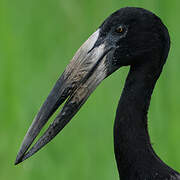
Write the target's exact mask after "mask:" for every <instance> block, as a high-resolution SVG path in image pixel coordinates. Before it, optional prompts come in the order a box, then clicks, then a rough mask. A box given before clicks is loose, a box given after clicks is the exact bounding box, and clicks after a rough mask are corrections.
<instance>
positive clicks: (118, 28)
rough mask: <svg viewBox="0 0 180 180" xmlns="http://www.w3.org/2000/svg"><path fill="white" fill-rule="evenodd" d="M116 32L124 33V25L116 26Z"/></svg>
mask: <svg viewBox="0 0 180 180" xmlns="http://www.w3.org/2000/svg"><path fill="white" fill-rule="evenodd" d="M116 32H117V33H123V32H124V28H123V27H122V26H119V27H117V28H116Z"/></svg>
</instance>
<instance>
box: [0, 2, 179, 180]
mask: <svg viewBox="0 0 180 180" xmlns="http://www.w3.org/2000/svg"><path fill="white" fill-rule="evenodd" d="M125 6H138V7H143V8H146V9H149V10H151V11H153V12H155V13H156V14H157V15H158V16H160V17H161V18H162V20H163V22H164V23H165V24H166V25H167V26H168V28H169V32H170V35H171V41H172V45H171V52H170V55H169V58H168V61H167V63H166V65H165V67H164V71H163V73H162V76H161V78H160V79H159V81H158V83H157V85H156V88H155V92H154V94H153V97H152V102H151V107H150V111H149V130H150V136H151V140H152V143H153V147H154V149H155V151H156V152H157V154H158V155H159V156H160V157H161V158H162V159H163V160H164V161H165V162H166V163H168V165H170V166H172V167H173V168H174V169H176V170H177V171H180V153H179V152H180V140H179V137H180V132H179V125H180V119H179V116H180V111H179V107H180V94H179V92H180V84H179V82H180V71H179V69H180V60H179V57H180V50H179V47H180V35H179V32H180V23H179V19H180V10H179V6H180V1H179V0H173V1H169V0H151V1H150V0H109V1H102V0H89V1H85V0H53V1H52V0H29V1H28V0H0V119H1V120H0V122H1V124H0V179H1V180H11V179H13V180H32V179H34V180H40V179H43V180H49V179H51V180H55V179H62V180H69V179H74V180H75V179H77V180H81V179H82V180H85V179H104V180H109V179H118V172H117V169H116V163H115V158H114V153H113V122H114V118H115V112H116V107H117V103H118V100H119V97H120V94H121V91H122V88H123V84H124V80H125V77H126V75H127V72H128V70H129V68H122V69H121V70H119V71H117V72H116V73H115V74H113V75H112V76H111V77H109V78H108V79H106V80H105V81H104V82H103V83H102V84H101V85H100V86H99V87H98V88H97V90H96V91H95V92H94V93H93V94H92V95H91V97H90V98H89V99H88V101H87V102H86V104H85V105H84V106H83V107H82V109H81V110H80V111H79V112H78V114H77V115H76V116H75V117H74V118H73V120H72V121H71V122H70V123H69V124H68V126H67V127H66V128H65V129H64V130H63V131H62V132H61V133H60V134H59V135H58V136H57V137H56V138H55V139H54V140H53V141H52V142H51V143H50V144H49V145H47V146H46V147H45V148H44V149H42V150H41V151H40V152H38V153H37V154H36V155H34V156H33V157H32V158H31V159H29V160H27V161H25V162H24V163H22V164H20V165H18V166H14V165H13V164H14V160H15V157H16V154H17V152H18V149H19V147H20V144H21V142H22V140H23V137H24V135H25V133H26V131H27V129H28V127H29V126H30V124H31V122H32V120H33V117H34V116H35V114H36V113H37V111H38V109H39V107H40V106H41V104H42V103H43V101H44V100H45V98H46V97H47V95H48V93H49V92H50V90H51V88H52V86H53V85H54V83H55V82H56V80H57V79H58V77H59V75H60V74H61V73H62V72H63V70H64V69H65V67H66V65H67V64H68V62H69V60H70V59H71V58H72V56H73V54H74V53H75V51H76V50H77V49H78V48H79V47H80V45H81V44H82V43H83V42H84V41H85V40H86V39H87V38H88V36H89V35H90V34H92V33H93V32H94V31H95V30H96V28H97V27H98V26H99V25H100V24H101V23H102V21H103V20H104V19H105V18H106V17H107V16H109V15H110V14H111V13H112V12H114V11H115V10H117V9H119V8H121V7H125Z"/></svg>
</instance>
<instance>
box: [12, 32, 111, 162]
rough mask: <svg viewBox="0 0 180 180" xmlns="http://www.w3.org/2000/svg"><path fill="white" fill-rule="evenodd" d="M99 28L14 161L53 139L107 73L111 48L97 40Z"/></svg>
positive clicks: (54, 91)
mask: <svg viewBox="0 0 180 180" xmlns="http://www.w3.org/2000/svg"><path fill="white" fill-rule="evenodd" d="M99 34H100V29H98V30H97V31H96V32H95V33H93V34H92V35H91V36H90V37H89V39H88V40H87V41H86V42H85V43H84V44H83V45H82V46H81V47H80V49H79V50H78V51H77V52H76V54H75V56H74V57H73V59H72V60H71V62H70V64H69V65H68V66H67V67H66V69H65V71H64V72H63V74H62V75H61V76H60V78H59V79H58V81H57V82H56V84H55V86H54V88H53V89H52V91H51V92H50V94H49V96H48V97H47V99H46V101H45V102H44V104H43V105H42V107H41V109H40V111H39V112H38V114H37V115H36V117H35V119H34V121H33V122H32V125H31V126H30V128H29V130H28V131H27V134H26V136H25V137H24V140H23V142H22V145H21V147H20V150H19V153H18V155H17V158H16V161H15V164H18V163H20V162H22V161H24V160H25V159H27V158H29V157H30V156H32V155H33V154H34V153H36V152H37V151H38V150H40V149H41V148H42V147H43V146H45V145H46V144H47V143H48V142H50V141H51V140H52V139H53V138H54V137H55V136H56V135H57V134H58V133H59V132H60V131H61V130H62V129H63V128H64V127H65V126H66V124H67V123H68V122H69V121H70V120H71V119H72V117H73V116H74V115H75V114H76V113H77V111H78V110H79V109H80V107H81V106H82V105H83V104H84V103H85V101H86V100H87V98H88V97H89V95H90V94H91V93H92V92H93V91H94V90H95V88H96V87H97V86H98V84H99V83H100V82H101V81H102V80H103V79H104V78H106V77H107V76H108V72H107V70H108V68H107V66H108V65H107V64H108V63H107V56H108V54H109V52H110V51H111V50H112V47H111V45H108V43H107V42H106V41H104V42H102V43H97V40H98V39H99ZM65 100H66V102H65V105H64V107H63V108H62V110H61V112H60V113H59V114H58V115H57V117H56V118H55V120H54V121H53V123H52V124H50V126H49V127H48V129H47V130H46V131H45V133H44V134H43V135H42V136H41V137H40V138H39V140H38V141H37V142H36V143H35V144H34V146H32V148H31V149H30V150H29V151H28V149H29V148H30V146H31V144H32V143H33V141H34V140H35V138H36V137H37V136H38V134H39V133H40V131H41V129H42V128H43V126H44V125H45V124H46V123H47V121H48V119H49V118H50V117H51V116H52V114H53V113H54V112H55V111H56V110H57V108H58V107H59V106H60V105H61V104H62V103H63V102H64V101H65Z"/></svg>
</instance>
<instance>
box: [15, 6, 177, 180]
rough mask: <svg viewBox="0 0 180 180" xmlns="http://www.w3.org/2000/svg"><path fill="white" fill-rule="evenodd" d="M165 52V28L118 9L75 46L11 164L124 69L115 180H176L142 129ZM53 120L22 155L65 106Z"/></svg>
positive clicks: (143, 13)
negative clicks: (117, 178)
mask: <svg viewBox="0 0 180 180" xmlns="http://www.w3.org/2000/svg"><path fill="white" fill-rule="evenodd" d="M169 48H170V37H169V33H168V30H167V28H166V27H165V25H164V24H163V23H162V21H161V20H160V18H159V17H157V16H156V15H155V14H153V13H151V12H149V11H147V10H145V9H142V8H134V7H127V8H122V9H120V10H118V11H116V12H115V13H113V14H112V15H111V16H109V17H108V18H107V19H106V20H105V21H104V22H103V23H102V25H101V26H100V27H99V28H98V30H97V31H96V32H95V33H94V34H93V35H92V36H90V38H89V39H88V40H87V41H86V42H85V43H84V44H83V45H82V46H81V47H80V49H79V50H78V51H77V53H76V54H75V56H74V57H73V59H72V61H71V62H70V64H69V65H68V66H67V68H66V69H65V71H64V72H63V74H62V75H61V77H60V78H59V79H58V81H57V83H56V84H55V86H54V88H53V89H52V91H51V93H50V94H49V96H48V97H47V99H46V101H45V102H44V104H43V105H42V107H41V109H40V111H39V113H38V114H37V116H36V117H35V119H34V121H33V123H32V125H31V127H30V128H29V130H28V132H27V134H26V136H25V138H24V141H23V143H22V145H21V148H20V151H19V153H18V155H17V159H16V162H15V164H18V163H20V162H22V161H24V160H25V159H27V158H29V157H30V156H32V155H33V154H34V153H36V152H37V151H38V150H39V149H41V148H42V147H43V146H44V145H46V144H47V143H48V142H49V141H51V140H52V139H53V138H54V137H55V136H56V135H57V134H58V133H59V132H60V131H61V130H62V129H63V128H64V127H65V125H66V124H67V123H68V122H69V121H70V120H71V119H72V117H73V116H74V115H75V114H76V113H77V111H78V110H79V109H80V107H81V106H82V105H83V104H84V103H85V101H86V100H87V98H88V97H89V95H90V94H91V93H92V92H93V91H94V89H95V88H96V87H97V85H98V84H99V83H100V82H101V81H102V80H103V79H105V78H106V77H107V76H109V75H111V74H112V73H113V72H115V71H116V70H117V69H119V68H120V67H122V66H130V71H129V74H128V76H127V79H126V83H125V87H124V89H123V92H122V95H121V98H120V101H119V104H118V108H117V113H116V119H115V124H114V150H115V157H116V161H117V167H118V171H119V175H120V179H121V180H180V174H179V173H177V172H176V171H174V170H173V169H171V168H170V167H169V166H167V165H166V164H165V163H164V162H163V161H162V160H161V159H160V158H159V157H158V156H157V155H156V153H155V152H154V150H153V148H152V146H151V143H150V137H149V134H148V128H147V112H148V108H149V104H150V99H151V94H152V92H153V89H154V86H155V84H156V81H157V80H158V78H159V76H160V74H161V72H162V69H163V65H164V64H165V62H166V59H167V56H168V52H169ZM66 99H67V101H66V103H65V105H64V107H63V108H62V110H61V112H60V113H59V115H58V116H57V117H56V118H55V120H54V122H53V123H52V124H51V125H50V126H49V128H48V129H47V130H46V132H45V133H44V134H43V135H42V136H41V137H40V139H39V140H38V141H37V142H36V144H35V145H34V146H33V147H32V148H31V149H30V150H29V151H28V152H27V150H28V149H29V147H30V145H31V144H32V142H33V141H34V139H35V138H36V137H37V135H38V134H39V132H40V131H41V129H42V127H43V126H44V125H45V123H46V122H47V121H48V119H49V118H50V117H51V115H52V114H53V113H54V112H55V111H56V110H57V108H58V107H59V106H60V105H61V104H62V103H63V102H64V101H65V100H66Z"/></svg>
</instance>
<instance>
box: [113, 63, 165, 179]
mask: <svg viewBox="0 0 180 180" xmlns="http://www.w3.org/2000/svg"><path fill="white" fill-rule="evenodd" d="M146 62H148V61H147V60H146ZM149 62H151V61H149ZM161 71H162V66H157V65H151V64H150V63H149V64H148V63H147V64H141V65H133V66H131V68H130V71H129V74H128V77H127V79H126V83H125V87H124V90H123V93H122V95H121V98H120V101H119V104H118V108H117V113H116V119H115V124H114V148H115V156H116V161H117V166H118V170H119V174H120V177H121V178H122V179H125V178H123V177H126V176H127V175H128V173H131V174H133V173H134V172H132V171H135V168H138V167H139V168H140V167H146V168H147V166H148V162H149V164H151V162H152V161H153V160H155V161H160V159H159V158H158V157H157V155H156V154H155V153H154V151H153V149H152V146H151V143H150V138H149V134H148V128H147V112H148V108H149V104H150V99H151V94H152V92H153V89H154V86H155V84H156V81H157V79H158V78H159V76H160V73H161Z"/></svg>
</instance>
